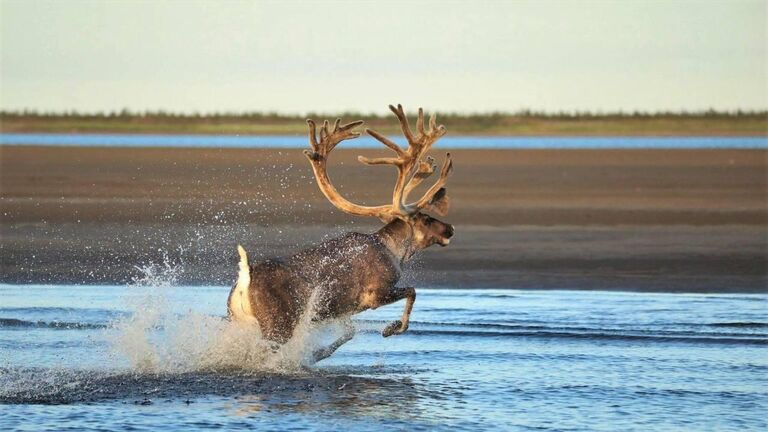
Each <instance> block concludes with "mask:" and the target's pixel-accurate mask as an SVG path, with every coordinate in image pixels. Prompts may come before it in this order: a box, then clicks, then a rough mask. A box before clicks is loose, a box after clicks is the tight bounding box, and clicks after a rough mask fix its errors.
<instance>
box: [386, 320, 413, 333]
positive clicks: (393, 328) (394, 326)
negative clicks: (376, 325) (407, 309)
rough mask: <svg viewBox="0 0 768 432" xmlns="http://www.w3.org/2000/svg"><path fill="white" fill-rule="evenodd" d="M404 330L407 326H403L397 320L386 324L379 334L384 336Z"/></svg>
mask: <svg viewBox="0 0 768 432" xmlns="http://www.w3.org/2000/svg"><path fill="white" fill-rule="evenodd" d="M406 330H408V326H403V323H402V322H401V321H400V320H397V321H394V322H391V323H390V324H389V325H388V326H386V327H385V328H384V330H383V331H382V332H381V335H382V336H384V337H390V336H392V335H399V334H402V333H404V332H405V331H406Z"/></svg>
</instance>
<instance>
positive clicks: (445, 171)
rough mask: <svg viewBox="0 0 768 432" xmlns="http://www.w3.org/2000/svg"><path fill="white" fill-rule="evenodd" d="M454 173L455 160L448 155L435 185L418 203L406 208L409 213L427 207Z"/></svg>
mask: <svg viewBox="0 0 768 432" xmlns="http://www.w3.org/2000/svg"><path fill="white" fill-rule="evenodd" d="M452 171H453V160H452V159H451V154H450V153H446V154H445V161H444V162H443V168H442V169H441V170H440V177H439V178H438V179H437V181H435V184H433V185H432V186H431V187H430V188H429V189H427V191H426V192H424V195H423V196H422V197H421V198H420V199H419V200H418V201H416V202H414V203H412V204H409V205H407V206H406V208H408V210H409V211H414V212H416V211H419V210H421V209H423V208H424V207H426V206H427V205H428V204H429V202H430V200H431V199H432V197H433V196H434V195H435V194H436V193H437V192H438V191H439V190H440V188H442V187H443V186H445V182H446V181H447V180H448V176H449V175H450V174H451V172H452Z"/></svg>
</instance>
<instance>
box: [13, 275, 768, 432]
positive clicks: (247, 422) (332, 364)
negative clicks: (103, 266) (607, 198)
mask: <svg viewBox="0 0 768 432" xmlns="http://www.w3.org/2000/svg"><path fill="white" fill-rule="evenodd" d="M227 293H228V288H227V287H178V286H165V287H163V288H160V287H152V286H142V287H135V286H134V287H114V286H89V287H83V286H65V285H62V286H40V285H0V350H1V351H0V352H1V353H2V354H0V403H2V404H5V406H3V405H0V429H1V430H12V429H30V430H63V429H72V430H91V429H94V430H95V429H98V428H102V429H126V428H129V427H132V428H136V429H146V430H156V429H158V428H160V427H162V429H163V430H200V429H214V428H225V429H234V428H253V427H257V428H261V429H267V430H286V429H296V430H315V429H320V430H328V429H342V430H347V429H349V430H441V429H443V430H478V429H483V430H531V429H537V430H589V431H595V430H606V431H614V430H622V431H627V430H644V431H647V430H654V431H665V430H718V431H745V430H755V431H757V430H766V427H767V426H768V424H767V423H766V416H765V412H768V295H726V294H723V295H703V294H695V295H694V294H685V295H683V294H639V293H615V292H584V291H579V292H576V291H517V290H446V289H442V290H438V289H423V290H419V291H418V298H417V300H416V304H415V308H414V310H413V316H412V319H413V321H412V324H411V326H410V329H409V330H408V332H407V333H405V334H403V335H400V336H394V337H391V338H387V339H384V338H382V337H381V335H380V334H379V331H380V330H381V328H383V327H384V326H385V324H386V323H387V322H389V321H391V320H393V319H396V318H398V317H399V315H400V312H401V310H402V304H395V305H390V306H387V307H384V308H380V309H378V310H375V311H369V312H366V313H363V314H361V315H358V316H357V317H356V321H355V323H356V326H357V328H358V334H357V336H356V337H355V338H354V339H353V340H352V341H351V342H349V343H348V344H347V345H344V346H343V347H342V348H341V349H340V350H339V351H338V352H337V353H336V354H335V355H334V356H333V357H331V358H330V359H327V360H325V361H323V362H320V363H319V364H316V365H312V366H308V367H302V368H301V369H299V370H286V371H284V372H274V371H266V372H259V371H254V370H247V371H238V370H236V369H235V370H228V371H216V372H211V371H206V370H195V367H194V362H191V363H190V362H186V363H185V362H176V360H177V359H174V358H173V357H174V356H177V357H185V356H186V357H187V359H186V360H189V359H190V358H192V357H195V356H194V355H191V354H190V353H191V352H193V351H195V349H197V348H199V347H201V346H204V345H205V344H207V343H219V342H222V340H221V339H222V338H217V339H216V340H213V341H212V340H210V338H206V332H205V331H204V329H201V328H199V326H198V325H197V323H199V322H205V321H206V320H208V322H220V321H221V319H220V317H221V316H222V314H223V313H224V309H225V306H224V305H225V300H226V296H227ZM147 300H149V301H147ZM158 305H162V306H158ZM158 311H160V312H162V314H165V315H166V318H167V320H166V321H152V320H149V321H142V318H141V317H144V318H146V317H147V316H148V315H152V314H154V313H156V312H158ZM169 317H170V318H169ZM174 320H175V321H174ZM158 322H162V323H164V324H163V325H158ZM172 322H175V323H176V324H177V325H173V324H172ZM178 323H182V324H183V325H178ZM126 324H127V325H126ZM137 331H138V333H136V332H137ZM137 334H138V335H140V336H142V335H143V336H150V339H148V340H146V341H144V342H147V343H148V344H154V346H155V348H158V347H159V349H161V350H164V351H163V352H164V354H165V356H166V357H162V360H161V361H160V362H159V363H158V364H157V367H158V368H159V369H158V370H156V371H147V370H144V369H141V368H139V367H138V366H137V365H136V364H135V363H132V362H131V359H130V357H131V356H132V355H133V356H134V357H135V355H138V354H140V353H141V351H142V350H146V349H147V348H146V346H143V345H142V344H141V343H138V344H137V343H136V342H137V338H136V336H137ZM116 335H117V336H118V338H117V339H115V336H116ZM171 336H172V337H171ZM121 337H122V339H121ZM139 339H141V338H139ZM116 340H118V341H123V342H122V343H124V344H127V345H130V346H129V347H128V348H129V349H127V350H124V351H126V352H127V353H128V354H125V352H124V353H123V355H120V354H115V352H114V348H115V341H116ZM180 341H181V342H180ZM184 342H186V343H188V344H187V345H185V343H184ZM239 343H240V342H239V341H237V340H236V341H235V344H236V345H237V344H239ZM165 345H167V346H165ZM200 352H205V351H200ZM134 360H135V358H134ZM198 360H200V359H198ZM8 404H11V405H8Z"/></svg>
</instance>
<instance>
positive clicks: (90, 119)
mask: <svg viewBox="0 0 768 432" xmlns="http://www.w3.org/2000/svg"><path fill="white" fill-rule="evenodd" d="M336 117H340V118H342V119H343V120H344V121H352V120H357V119H363V120H365V121H366V123H367V125H368V126H370V127H372V128H376V129H378V130H380V131H382V132H384V133H397V132H398V127H397V123H396V121H394V117H393V116H392V115H391V114H375V113H359V112H343V113H334V114H324V113H307V114H306V115H291V114H281V113H277V112H242V113H236V112H210V113H191V114H189V113H175V112H167V111H142V112H135V111H130V110H127V109H123V110H120V111H112V112H97V113H93V112H90V113H89V112H78V111H74V110H72V111H63V112H47V111H40V112H39V111H34V110H21V111H0V131H2V132H72V133H88V132H93V133H96V132H120V133H191V134H197V133H199V134H294V133H302V132H305V131H306V125H305V123H304V120H305V119H306V118H313V119H315V120H323V119H329V120H333V119H335V118H336ZM437 117H438V122H439V123H442V124H445V125H446V126H447V128H448V130H449V132H450V133H452V134H458V135H462V134H464V135H469V134H474V135H768V111H748V110H736V111H716V110H711V109H710V110H703V111H659V112H649V111H627V112H625V111H616V112H591V111H560V112H544V111H534V110H520V111H516V112H490V113H455V112H454V113H451V112H446V113H438V114H437ZM411 119H412V120H414V119H415V110H414V111H411Z"/></svg>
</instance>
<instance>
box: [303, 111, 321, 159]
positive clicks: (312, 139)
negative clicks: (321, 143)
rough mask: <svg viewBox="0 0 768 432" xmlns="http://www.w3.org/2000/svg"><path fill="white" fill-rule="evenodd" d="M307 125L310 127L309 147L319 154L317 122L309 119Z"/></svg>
mask: <svg viewBox="0 0 768 432" xmlns="http://www.w3.org/2000/svg"><path fill="white" fill-rule="evenodd" d="M307 124H308V125H309V145H310V146H311V147H312V150H313V151H314V153H317V150H318V144H317V134H316V131H315V129H316V126H315V121H314V120H312V119H307ZM306 152H307V150H304V153H306Z"/></svg>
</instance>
